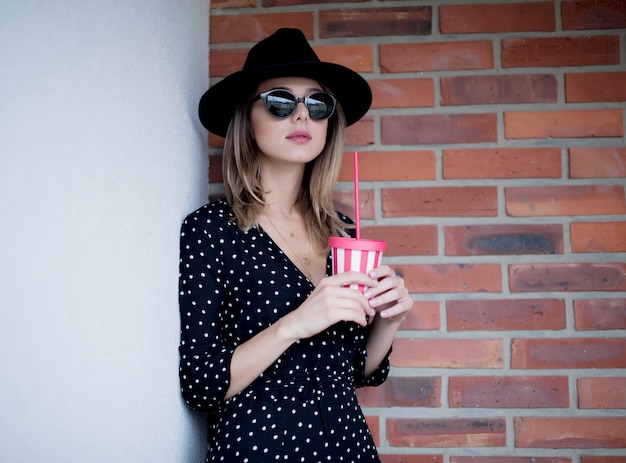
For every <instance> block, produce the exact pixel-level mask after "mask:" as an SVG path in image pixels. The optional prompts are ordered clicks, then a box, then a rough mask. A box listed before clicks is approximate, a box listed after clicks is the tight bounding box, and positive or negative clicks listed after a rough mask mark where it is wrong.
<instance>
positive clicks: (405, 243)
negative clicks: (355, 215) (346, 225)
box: [361, 225, 437, 256]
mask: <svg viewBox="0 0 626 463" xmlns="http://www.w3.org/2000/svg"><path fill="white" fill-rule="evenodd" d="M361 237H363V238H366V239H384V240H385V241H387V250H386V251H385V253H384V255H385V256H432V255H437V225H388V226H382V227H362V229H361Z"/></svg>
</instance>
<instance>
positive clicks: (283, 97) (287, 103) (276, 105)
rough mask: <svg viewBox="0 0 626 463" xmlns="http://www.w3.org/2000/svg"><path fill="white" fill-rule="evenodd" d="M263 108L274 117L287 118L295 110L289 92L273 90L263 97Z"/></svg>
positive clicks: (294, 101)
mask: <svg viewBox="0 0 626 463" xmlns="http://www.w3.org/2000/svg"><path fill="white" fill-rule="evenodd" d="M265 108H266V109H267V112H269V113H270V114H271V115H272V116H274V117H279V118H283V117H288V116H289V115H290V114H291V113H292V112H293V110H294V109H295V108H296V100H295V99H294V96H293V95H292V94H291V93H289V92H286V91H284V90H274V91H272V92H270V93H268V94H267V96H266V97H265Z"/></svg>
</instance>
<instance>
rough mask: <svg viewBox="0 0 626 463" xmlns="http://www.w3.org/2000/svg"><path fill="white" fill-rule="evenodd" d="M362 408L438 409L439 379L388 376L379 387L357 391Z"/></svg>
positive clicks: (439, 395)
mask: <svg viewBox="0 0 626 463" xmlns="http://www.w3.org/2000/svg"><path fill="white" fill-rule="evenodd" d="M357 396H358V398H359V403H360V404H361V406H362V407H440V406H441V377H440V376H434V377H409V376H406V377H405V376H390V377H389V378H387V381H385V382H384V383H383V384H382V385H381V386H378V387H365V388H360V389H357Z"/></svg>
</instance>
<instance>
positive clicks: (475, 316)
mask: <svg viewBox="0 0 626 463" xmlns="http://www.w3.org/2000/svg"><path fill="white" fill-rule="evenodd" d="M446 315H447V327H448V331H467V330H477V331H484V330H496V331H500V330H502V331H504V330H507V331H513V330H563V329H565V328H566V326H567V325H566V316H565V302H564V301H563V300H562V299H488V300H476V301H474V300H448V301H447V302H446Z"/></svg>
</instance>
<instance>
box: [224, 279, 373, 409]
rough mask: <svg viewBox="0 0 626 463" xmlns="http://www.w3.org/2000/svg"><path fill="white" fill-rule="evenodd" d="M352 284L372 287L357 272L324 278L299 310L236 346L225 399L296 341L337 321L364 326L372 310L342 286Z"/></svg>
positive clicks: (360, 297) (369, 281) (370, 280)
mask: <svg viewBox="0 0 626 463" xmlns="http://www.w3.org/2000/svg"><path fill="white" fill-rule="evenodd" d="M354 283H356V284H363V285H366V286H372V285H374V284H375V282H374V281H373V280H372V279H371V278H370V277H368V276H367V275H364V274H362V273H358V272H346V273H342V274H340V275H335V276H331V277H326V278H324V279H323V280H322V281H321V282H320V283H319V285H318V286H317V287H316V288H315V290H314V291H313V292H312V293H311V295H310V296H309V297H308V298H307V299H306V300H305V301H304V302H303V303H302V305H300V307H298V308H297V309H296V310H294V311H293V312H290V313H289V314H287V315H285V316H284V317H283V318H281V319H280V320H278V321H277V322H276V323H275V324H273V325H272V326H270V327H268V328H266V329H265V330H263V331H261V332H260V333H258V334H256V335H255V336H253V337H252V338H250V339H249V340H248V341H246V342H244V343H242V344H240V345H239V346H237V348H236V349H235V352H234V354H233V356H232V359H231V363H230V385H229V388H228V391H227V392H226V396H225V398H226V399H228V398H230V397H232V396H234V395H236V394H238V393H239V392H241V391H242V390H244V389H245V388H246V387H247V386H248V385H250V384H251V383H252V382H253V381H254V380H255V379H256V378H258V377H259V375H260V374H261V373H263V371H265V370H266V369H267V368H268V367H269V366H270V365H271V364H272V363H274V362H275V361H276V360H277V359H278V358H279V357H280V356H281V355H282V354H283V352H285V351H286V350H287V349H288V348H289V346H291V345H292V344H293V343H294V342H296V341H297V340H299V339H306V338H309V337H311V336H314V335H316V334H318V333H320V332H321V331H323V330H325V329H326V328H328V327H329V326H332V325H334V324H335V323H338V322H340V321H352V322H355V323H358V324H360V325H361V326H366V325H367V319H366V315H369V316H374V315H375V311H374V310H373V309H372V308H371V307H369V305H368V303H367V300H366V299H365V298H364V297H363V295H362V294H361V293H359V292H358V291H355V290H353V289H350V288H346V287H345V286H347V285H350V284H354Z"/></svg>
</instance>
